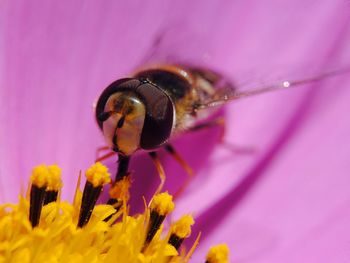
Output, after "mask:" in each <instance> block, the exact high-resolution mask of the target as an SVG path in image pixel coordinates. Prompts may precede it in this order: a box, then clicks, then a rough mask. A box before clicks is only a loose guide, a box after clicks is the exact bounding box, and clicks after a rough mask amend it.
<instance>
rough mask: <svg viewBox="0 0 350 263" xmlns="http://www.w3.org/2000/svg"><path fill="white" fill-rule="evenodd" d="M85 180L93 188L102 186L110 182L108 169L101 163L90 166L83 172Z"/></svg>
mask: <svg viewBox="0 0 350 263" xmlns="http://www.w3.org/2000/svg"><path fill="white" fill-rule="evenodd" d="M85 176H86V180H87V181H88V182H90V183H91V184H92V185H93V186H94V187H98V186H102V185H105V184H108V183H110V182H111V175H110V174H109V172H108V168H107V167H106V166H104V165H103V164H102V163H100V162H97V163H94V164H93V165H92V166H90V168H89V169H87V170H86V172H85Z"/></svg>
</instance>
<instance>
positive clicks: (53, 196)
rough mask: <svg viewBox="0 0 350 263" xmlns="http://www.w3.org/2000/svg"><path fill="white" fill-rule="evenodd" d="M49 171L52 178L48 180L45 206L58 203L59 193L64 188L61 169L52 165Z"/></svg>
mask: <svg viewBox="0 0 350 263" xmlns="http://www.w3.org/2000/svg"><path fill="white" fill-rule="evenodd" d="M48 170H49V173H50V177H49V179H48V182H47V187H46V190H45V199H44V205H46V204H48V203H51V202H56V201H57V197H58V192H59V191H60V190H61V188H62V181H61V168H59V167H58V166H57V165H50V166H48Z"/></svg>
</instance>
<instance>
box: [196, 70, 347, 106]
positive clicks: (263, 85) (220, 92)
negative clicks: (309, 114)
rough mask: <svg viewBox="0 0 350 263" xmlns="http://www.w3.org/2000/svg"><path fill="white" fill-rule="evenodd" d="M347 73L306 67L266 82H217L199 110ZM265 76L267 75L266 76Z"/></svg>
mask: <svg viewBox="0 0 350 263" xmlns="http://www.w3.org/2000/svg"><path fill="white" fill-rule="evenodd" d="M302 68H305V67H302ZM349 73H350V66H342V67H337V68H336V69H328V70H323V71H320V70H314V69H311V67H308V70H307V71H305V70H303V72H300V73H295V72H291V73H284V74H278V76H276V73H275V74H274V75H275V76H276V77H275V78H269V79H266V77H265V79H266V80H263V78H257V77H255V80H253V79H251V80H250V81H249V80H248V81H245V80H243V79H244V78H242V77H241V78H240V79H241V80H240V83H241V84H239V82H238V81H235V82H231V81H229V80H223V81H221V82H219V85H218V87H217V89H216V92H215V94H214V95H213V97H212V98H211V99H210V100H208V101H206V102H205V103H203V104H202V105H200V107H199V108H207V107H216V106H220V105H222V104H225V103H226V102H228V101H231V100H237V99H241V98H246V97H251V96H255V95H260V94H263V93H267V92H272V91H278V90H284V89H289V88H294V87H298V86H303V85H307V84H311V83H315V82H318V81H321V80H324V79H328V78H331V77H336V76H340V75H343V74H349ZM240 75H241V76H244V75H245V74H237V76H240ZM266 76H268V75H267V74H266ZM283 76H284V77H283ZM236 83H237V84H236Z"/></svg>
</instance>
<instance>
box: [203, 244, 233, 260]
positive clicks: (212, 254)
mask: <svg viewBox="0 0 350 263" xmlns="http://www.w3.org/2000/svg"><path fill="white" fill-rule="evenodd" d="M228 254H229V248H228V246H227V245H226V244H219V245H216V246H213V247H211V248H210V249H209V252H208V254H207V262H209V263H228V262H229V259H228Z"/></svg>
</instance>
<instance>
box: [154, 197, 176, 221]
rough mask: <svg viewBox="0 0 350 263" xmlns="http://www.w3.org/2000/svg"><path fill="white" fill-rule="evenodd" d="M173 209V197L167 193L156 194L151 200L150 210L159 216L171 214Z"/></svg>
mask: <svg viewBox="0 0 350 263" xmlns="http://www.w3.org/2000/svg"><path fill="white" fill-rule="evenodd" d="M174 208H175V204H174V202H173V197H172V196H171V195H169V194H168V192H164V193H160V194H157V195H155V196H154V197H153V199H152V202H151V210H153V211H156V212H157V213H158V214H159V215H161V216H165V215H167V214H169V213H171V212H172V211H173V210H174Z"/></svg>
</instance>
